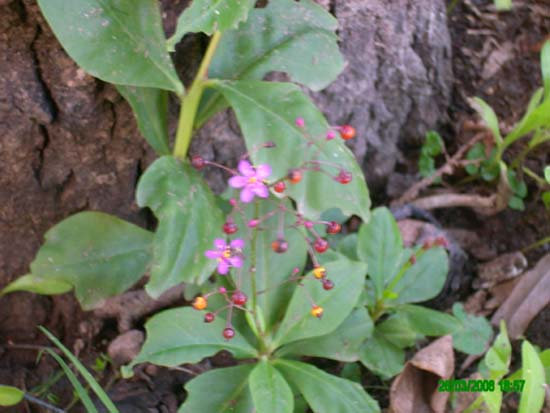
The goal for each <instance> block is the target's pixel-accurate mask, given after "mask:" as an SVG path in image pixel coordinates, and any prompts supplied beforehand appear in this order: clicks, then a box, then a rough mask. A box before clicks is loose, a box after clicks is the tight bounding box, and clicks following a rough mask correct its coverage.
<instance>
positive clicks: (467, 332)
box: [453, 303, 493, 355]
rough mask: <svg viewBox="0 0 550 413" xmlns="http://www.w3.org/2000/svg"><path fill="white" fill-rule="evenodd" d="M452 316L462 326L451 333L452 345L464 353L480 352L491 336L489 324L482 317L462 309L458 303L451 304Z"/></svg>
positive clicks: (491, 330)
mask: <svg viewBox="0 0 550 413" xmlns="http://www.w3.org/2000/svg"><path fill="white" fill-rule="evenodd" d="M453 314H454V316H455V317H456V318H457V319H458V320H459V321H460V322H461V323H462V328H461V330H460V331H457V332H455V333H454V334H453V346H454V348H456V349H457V350H460V351H462V352H463V353H466V354H474V355H475V354H481V353H483V352H484V351H485V348H486V346H487V343H488V342H489V340H491V337H492V336H493V329H492V328H491V324H489V322H488V321H487V320H486V319H485V318H483V317H476V316H474V315H471V314H468V313H466V312H465V311H464V307H463V306H462V304H460V303H455V304H454V305H453Z"/></svg>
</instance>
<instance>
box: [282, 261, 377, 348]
mask: <svg viewBox="0 0 550 413" xmlns="http://www.w3.org/2000/svg"><path fill="white" fill-rule="evenodd" d="M324 267H325V268H326V273H327V277H328V278H329V279H331V280H332V281H333V282H334V284H335V286H334V288H333V289H332V290H330V291H325V290H324V289H323V287H322V285H321V283H320V282H319V280H316V279H314V278H313V274H312V273H310V274H308V275H307V276H306V279H304V281H302V283H301V284H302V285H301V286H297V287H296V289H295V291H294V294H293V296H292V299H291V300H290V303H289V304H288V308H287V310H286V313H285V317H284V319H283V321H282V322H281V325H280V327H279V329H278V331H277V334H276V336H275V339H274V345H273V346H274V347H277V346H279V345H282V344H286V343H291V342H292V341H297V340H303V339H306V338H310V337H319V336H323V335H325V334H328V333H330V332H332V331H334V330H336V328H338V326H339V325H340V324H341V323H342V322H343V321H344V320H345V319H346V317H347V316H348V315H349V314H350V313H351V311H352V310H353V307H354V306H355V303H357V300H358V298H359V295H360V294H361V290H362V288H363V282H364V278H365V272H366V270H367V266H366V265H365V264H363V263H358V262H353V261H349V260H345V259H342V260H339V261H333V262H329V263H327V264H325V265H324ZM304 289H306V290H307V291H304ZM310 300H313V302H314V303H315V304H316V305H318V306H321V307H322V308H323V309H324V312H323V317H322V319H318V318H316V317H314V316H312V315H311V314H310V311H311V305H312V304H311V301H310Z"/></svg>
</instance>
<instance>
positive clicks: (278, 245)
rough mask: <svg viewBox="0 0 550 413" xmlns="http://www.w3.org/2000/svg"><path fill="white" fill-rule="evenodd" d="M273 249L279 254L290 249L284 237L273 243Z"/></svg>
mask: <svg viewBox="0 0 550 413" xmlns="http://www.w3.org/2000/svg"><path fill="white" fill-rule="evenodd" d="M271 249H272V250H273V251H275V252H276V253H277V254H282V253H284V252H287V250H288V242H286V241H285V240H284V239H278V240H275V241H273V242H272V243H271Z"/></svg>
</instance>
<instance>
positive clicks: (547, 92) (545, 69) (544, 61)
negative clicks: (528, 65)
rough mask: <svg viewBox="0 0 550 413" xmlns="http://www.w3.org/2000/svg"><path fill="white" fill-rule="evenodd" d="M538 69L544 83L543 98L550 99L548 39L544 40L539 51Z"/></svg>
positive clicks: (549, 52)
mask: <svg viewBox="0 0 550 413" xmlns="http://www.w3.org/2000/svg"><path fill="white" fill-rule="evenodd" d="M540 69H541V72H542V83H543V84H544V100H549V99H550V41H546V42H545V43H544V46H543V47H542V50H541V51H540Z"/></svg>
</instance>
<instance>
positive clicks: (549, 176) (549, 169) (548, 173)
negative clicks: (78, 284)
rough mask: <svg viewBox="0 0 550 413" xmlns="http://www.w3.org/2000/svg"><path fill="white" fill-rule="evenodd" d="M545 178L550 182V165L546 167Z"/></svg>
mask: <svg viewBox="0 0 550 413" xmlns="http://www.w3.org/2000/svg"><path fill="white" fill-rule="evenodd" d="M544 179H545V180H546V182H547V183H549V184H550V165H548V166H545V167H544Z"/></svg>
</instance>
